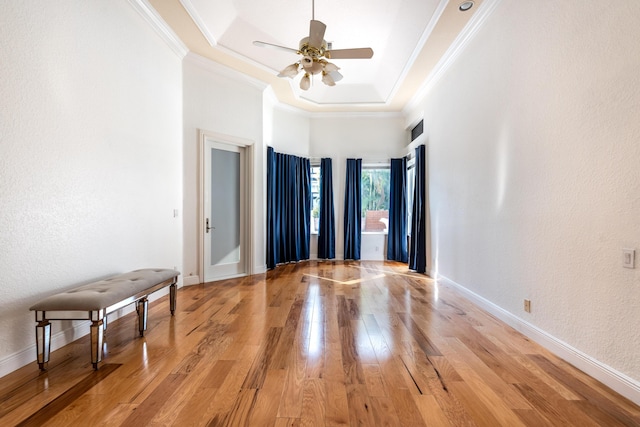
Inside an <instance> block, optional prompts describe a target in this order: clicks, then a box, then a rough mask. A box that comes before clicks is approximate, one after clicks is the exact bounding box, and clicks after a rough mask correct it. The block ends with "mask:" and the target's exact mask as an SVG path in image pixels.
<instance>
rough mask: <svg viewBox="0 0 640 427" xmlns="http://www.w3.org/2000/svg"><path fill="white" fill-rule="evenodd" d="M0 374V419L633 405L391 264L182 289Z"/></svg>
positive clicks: (181, 421) (148, 421) (605, 416)
mask: <svg viewBox="0 0 640 427" xmlns="http://www.w3.org/2000/svg"><path fill="white" fill-rule="evenodd" d="M88 350H89V342H88V337H83V338H81V339H79V340H77V341H76V342H74V343H71V344H70V345H68V346H66V347H64V348H62V349H59V350H57V351H55V352H53V353H52V355H51V362H50V363H49V369H48V371H46V372H44V373H41V372H39V371H38V368H37V365H36V364H35V362H34V363H33V364H31V365H29V366H25V367H24V368H21V369H19V370H17V371H15V372H13V373H11V374H9V375H7V376H6V377H4V378H2V379H1V380H0V425H2V426H14V425H38V426H41V425H44V426H65V427H67V426H83V427H84V426H86V425H100V426H114V427H115V426H129V425H149V426H155V425H180V426H182V425H189V426H240V425H249V426H264V427H273V426H275V427H284V426H356V425H363V426H420V427H421V426H441V427H459V426H491V427H494V426H508V427H512V426H536V427H540V426H555V425H569V426H572V425H575V426H579V427H588V426H607V427H608V426H639V425H640V407H638V405H635V404H634V403H632V402H630V401H629V400H627V399H625V398H623V397H621V396H620V395H618V394H617V393H615V392H614V391H612V390H610V389H609V388H607V387H606V386H604V385H603V384H601V383H599V382H598V381H597V380H595V379H594V378H591V377H589V376H588V375H586V374H584V373H583V372H580V371H579V370H577V369H576V368H574V367H572V366H571V365H569V364H568V363H566V362H564V361H562V360H561V359H559V358H558V357H556V356H554V355H553V354H551V353H549V352H548V351H547V350H545V349H543V348H541V347H540V346H538V345H537V344H535V343H533V342H532V341H531V340H529V339H528V338H526V337H525V336H523V335H522V334H520V333H518V332H517V331H515V330H513V329H512V328H510V327H508V326H506V325H505V324H504V323H502V322H501V321H500V320H498V319H496V318H495V317H494V316H492V315H490V314H488V313H486V312H484V311H483V310H481V309H480V308H478V307H476V306H475V305H473V304H472V303H471V302H470V301H468V300H466V299H464V298H463V297H462V296H461V295H460V294H458V293H457V291H456V290H454V289H452V288H450V287H447V286H444V285H442V284H439V283H438V282H436V281H434V280H432V279H430V278H428V277H426V276H424V275H418V274H415V273H412V272H410V271H408V270H407V266H406V265H403V264H400V263H396V262H353V261H348V262H338V261H336V262H315V261H309V262H302V263H298V264H288V265H283V266H279V267H278V268H276V269H275V270H272V271H269V272H268V273H267V274H263V275H257V276H252V277H244V278H238V279H229V280H223V281H220V282H216V283H207V284H204V285H196V286H191V287H187V288H182V289H180V290H179V291H178V309H177V312H176V314H175V316H171V315H170V313H169V309H168V298H167V297H164V298H161V299H159V300H157V301H155V302H154V303H152V304H151V305H150V311H149V329H148V331H147V332H146V334H145V336H144V337H143V338H140V337H139V336H138V332H137V325H136V317H135V313H132V314H130V315H127V316H124V317H122V318H121V319H118V320H116V321H113V322H110V323H109V326H108V330H107V335H106V343H105V356H104V361H103V362H102V364H101V367H100V369H99V370H98V371H93V370H92V369H91V364H90V363H89V355H88Z"/></svg>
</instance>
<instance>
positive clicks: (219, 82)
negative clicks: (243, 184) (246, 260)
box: [183, 54, 266, 284]
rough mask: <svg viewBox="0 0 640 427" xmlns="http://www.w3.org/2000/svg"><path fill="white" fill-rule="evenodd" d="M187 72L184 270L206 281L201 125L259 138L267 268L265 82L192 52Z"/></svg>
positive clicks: (259, 219) (258, 211)
mask: <svg viewBox="0 0 640 427" xmlns="http://www.w3.org/2000/svg"><path fill="white" fill-rule="evenodd" d="M183 73H184V86H183V91H184V270H185V271H184V275H185V277H186V278H187V279H186V282H185V283H188V284H195V283H200V282H201V281H202V280H203V278H202V277H198V266H199V262H201V260H200V258H201V255H200V253H199V249H198V246H199V240H198V238H199V237H198V233H199V231H198V224H199V221H200V219H199V212H198V206H199V205H198V203H199V202H198V199H199V179H200V178H199V170H198V165H199V140H198V129H202V130H205V131H209V132H215V133H218V134H224V135H228V136H231V137H234V138H242V139H246V140H250V141H254V146H255V149H254V155H255V158H254V165H255V169H254V182H253V183H252V185H253V191H254V208H255V209H254V216H253V219H252V220H253V228H254V242H253V247H254V253H253V260H254V265H253V271H254V273H260V272H262V271H264V270H265V265H266V260H265V240H264V239H265V233H264V230H265V223H264V221H265V220H264V212H265V210H264V188H265V187H264V181H265V180H264V177H263V175H264V147H263V138H262V132H263V119H262V115H263V99H262V98H263V97H262V92H263V90H264V87H260V86H259V85H257V84H256V83H255V82H253V81H252V80H249V79H248V78H244V77H242V76H241V75H238V74H237V73H233V72H231V71H229V70H228V69H226V68H225V67H222V66H220V65H218V64H216V63H214V62H212V61H210V60H207V59H204V58H202V57H198V56H196V55H193V54H189V55H187V57H186V58H185V60H184V66H183Z"/></svg>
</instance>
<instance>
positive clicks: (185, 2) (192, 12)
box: [180, 0, 218, 46]
mask: <svg viewBox="0 0 640 427" xmlns="http://www.w3.org/2000/svg"><path fill="white" fill-rule="evenodd" d="M180 4H181V5H182V7H184V10H186V11H187V13H188V14H189V16H190V17H191V19H192V20H193V22H194V24H196V27H198V30H200V32H201V33H202V35H203V36H204V38H205V39H206V40H207V42H208V43H209V44H210V45H211V46H216V45H217V44H218V42H217V41H216V38H215V37H214V36H213V34H211V31H209V29H208V28H207V26H206V25H205V23H204V21H203V20H202V18H201V17H200V14H198V11H197V10H196V8H195V6H193V3H191V0H180Z"/></svg>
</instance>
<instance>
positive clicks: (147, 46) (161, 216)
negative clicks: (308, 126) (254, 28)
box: [0, 0, 182, 376]
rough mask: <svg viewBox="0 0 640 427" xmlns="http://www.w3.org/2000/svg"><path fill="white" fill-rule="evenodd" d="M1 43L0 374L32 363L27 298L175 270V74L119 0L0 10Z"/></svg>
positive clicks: (176, 67) (178, 227)
mask: <svg viewBox="0 0 640 427" xmlns="http://www.w3.org/2000/svg"><path fill="white" fill-rule="evenodd" d="M0 40H2V42H1V43H0V57H1V58H2V60H1V61H0V75H1V76H2V79H1V80H0V201H1V202H2V209H0V248H2V256H0V271H1V272H2V274H0V313H2V314H1V316H0V376H1V375H3V374H6V373H7V372H10V371H11V370H13V369H15V368H17V367H19V366H21V365H23V364H25V363H29V362H32V361H33V360H35V349H34V340H35V337H34V326H35V323H34V315H33V313H32V312H30V311H29V307H30V306H31V305H32V304H33V303H35V302H36V301H37V300H39V299H41V298H43V297H45V296H47V295H49V294H52V293H55V292H56V291H59V290H62V289H64V288H67V287H71V286H73V285H78V284H82V283H86V282H89V281H93V280H95V279H97V278H102V277H105V276H108V275H112V274H115V273H121V272H125V271H129V270H132V269H136V268H141V267H156V266H157V267H168V268H173V267H176V268H178V269H181V267H182V265H181V264H182V222H181V219H180V218H174V217H173V210H174V209H179V208H180V207H181V203H182V178H181V172H182V167H181V162H180V159H181V157H182V146H181V144H180V141H181V138H182V122H181V111H182V99H181V79H182V72H181V59H180V58H179V57H178V56H177V55H176V54H175V53H173V51H172V50H171V49H170V48H169V47H168V46H167V45H166V44H165V43H164V42H163V41H162V40H161V38H160V37H159V36H158V35H157V34H156V33H155V32H154V31H153V30H152V29H151V28H150V27H149V25H148V24H147V23H146V22H145V21H144V19H143V18H142V17H141V16H140V15H139V14H138V13H137V12H136V11H135V10H134V9H133V8H132V7H131V5H130V4H129V3H128V2H126V1H124V0H120V1H112V0H109V1H107V0H95V1H91V2H87V1H82V0H75V1H66V2H64V3H61V2H40V1H24V2H22V1H21V2H11V4H10V5H7V4H5V5H3V11H2V15H1V16H0ZM63 326H64V327H65V328H70V327H71V324H70V322H64V323H63ZM85 326H86V325H85ZM58 331H60V322H56V324H55V325H54V329H53V332H54V334H56V333H57V332H58ZM86 331H88V328H86V329H85V330H84V332H86ZM84 332H82V327H81V328H80V329H78V330H75V331H73V330H71V329H68V330H67V331H66V333H65V335H64V336H63V339H57V340H54V347H55V346H56V345H57V344H60V343H62V344H64V341H65V340H66V341H71V340H73V339H75V338H77V335H78V334H80V333H84ZM61 336H62V335H61V334H57V335H55V337H58V338H59V337H61Z"/></svg>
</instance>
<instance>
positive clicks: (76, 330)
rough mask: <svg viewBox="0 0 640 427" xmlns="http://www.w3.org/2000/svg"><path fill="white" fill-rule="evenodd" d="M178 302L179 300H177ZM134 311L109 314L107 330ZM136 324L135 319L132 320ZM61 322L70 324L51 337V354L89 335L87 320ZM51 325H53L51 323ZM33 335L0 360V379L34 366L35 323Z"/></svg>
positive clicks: (152, 297)
mask: <svg viewBox="0 0 640 427" xmlns="http://www.w3.org/2000/svg"><path fill="white" fill-rule="evenodd" d="M168 293H169V288H164V289H160V290H159V291H157V292H154V293H153V294H151V295H149V302H153V301H155V300H157V299H158V298H161V297H163V296H165V295H167V294H168ZM178 301H179V300H178ZM134 310H135V304H129V305H128V306H126V307H123V308H121V309H120V310H116V311H114V312H113V313H111V314H109V316H108V317H107V321H108V323H107V330H108V328H109V323H112V322H114V321H116V320H118V319H119V318H121V317H123V316H125V315H127V314H129V313H131V312H133V311H134ZM134 321H135V322H137V319H136V320H134ZM53 322H55V323H58V322H59V321H57V320H54V321H53ZM62 322H65V323H66V322H71V323H72V324H71V326H69V327H67V328H66V329H63V330H61V331H59V332H56V333H55V334H52V335H51V352H54V351H55V350H57V349H59V348H61V347H64V346H65V345H67V344H71V343H72V342H74V341H75V340H78V339H80V338H82V337H83V336H85V335H88V334H89V332H90V331H89V329H90V325H91V322H89V321H88V320H73V321H72V320H64V321H62ZM52 325H53V323H52ZM33 329H34V334H33V345H30V346H29V347H27V348H25V349H23V350H21V351H19V352H17V353H13V354H10V355H9V356H7V357H5V358H3V359H2V360H0V378H2V377H4V376H5V375H7V374H10V373H11V372H13V371H15V370H17V369H20V368H22V367H23V366H26V365H28V364H29V363H33V364H34V365H35V363H36V360H37V357H38V355H37V353H36V344H35V340H36V336H35V323H34V328H33ZM90 361H91V347H90V346H89V345H87V363H88V362H90Z"/></svg>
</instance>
